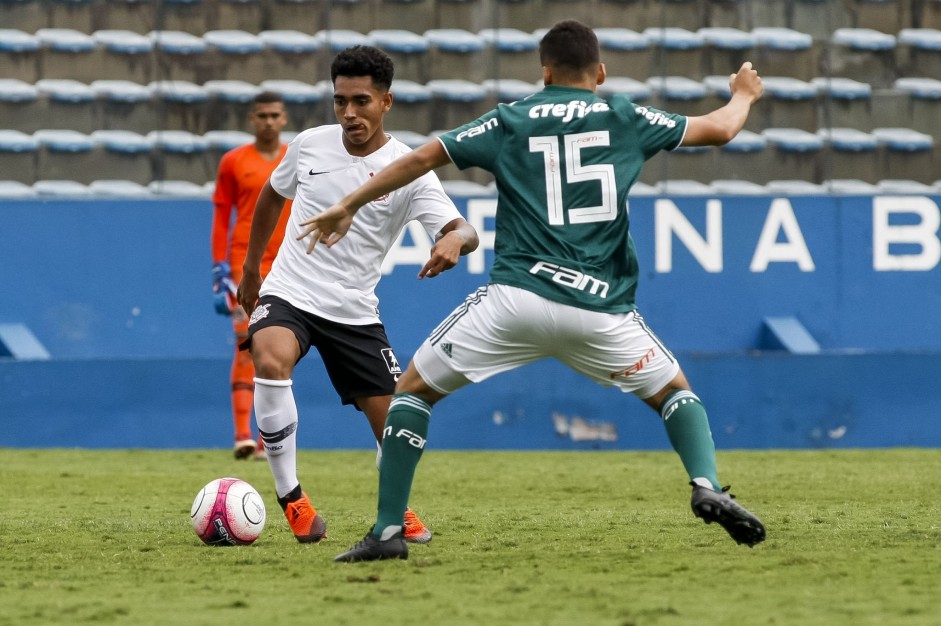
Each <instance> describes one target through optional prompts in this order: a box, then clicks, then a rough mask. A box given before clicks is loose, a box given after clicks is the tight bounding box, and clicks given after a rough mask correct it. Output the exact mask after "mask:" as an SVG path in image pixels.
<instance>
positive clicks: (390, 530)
mask: <svg viewBox="0 0 941 626" xmlns="http://www.w3.org/2000/svg"><path fill="white" fill-rule="evenodd" d="M400 530H402V527H401V526H386V527H385V528H383V529H382V534H381V535H379V541H387V540H388V539H389V538H390V537H392V535H394V534H395V533H397V532H399V531H400Z"/></svg>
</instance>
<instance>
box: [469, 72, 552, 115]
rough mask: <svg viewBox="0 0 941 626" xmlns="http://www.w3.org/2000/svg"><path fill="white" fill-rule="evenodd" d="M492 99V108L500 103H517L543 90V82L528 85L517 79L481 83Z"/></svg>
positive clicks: (489, 80)
mask: <svg viewBox="0 0 941 626" xmlns="http://www.w3.org/2000/svg"><path fill="white" fill-rule="evenodd" d="M480 85H481V86H482V87H483V88H484V89H485V90H486V91H487V95H488V96H489V98H490V107H491V108H493V107H495V106H497V104H500V103H509V102H516V101H517V100H522V99H523V98H526V97H527V96H531V95H533V94H534V93H536V92H537V91H541V90H542V81H539V83H528V82H526V81H525V80H517V79H515V78H488V79H487V80H485V81H483V82H481V83H480Z"/></svg>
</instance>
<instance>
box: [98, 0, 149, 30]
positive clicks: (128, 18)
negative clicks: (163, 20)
mask: <svg viewBox="0 0 941 626" xmlns="http://www.w3.org/2000/svg"><path fill="white" fill-rule="evenodd" d="M102 4H103V5H104V6H102ZM102 4H99V9H100V10H99V11H98V14H97V15H96V18H97V19H96V21H95V27H96V28H97V29H100V30H127V31H130V32H133V33H149V32H150V31H152V30H155V29H156V28H157V18H158V17H159V14H158V12H157V11H156V10H154V4H153V2H151V0H104V2H103V3H102Z"/></svg>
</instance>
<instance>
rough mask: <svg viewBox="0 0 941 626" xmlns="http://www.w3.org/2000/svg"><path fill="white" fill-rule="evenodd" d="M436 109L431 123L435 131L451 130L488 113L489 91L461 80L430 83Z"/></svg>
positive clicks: (442, 80) (429, 86)
mask: <svg viewBox="0 0 941 626" xmlns="http://www.w3.org/2000/svg"><path fill="white" fill-rule="evenodd" d="M425 86H426V87H428V89H430V90H431V96H432V99H433V103H434V107H433V109H432V112H431V123H432V126H433V129H434V130H450V129H452V128H456V127H457V126H460V125H462V124H465V123H467V122H470V121H472V120H474V119H476V118H477V117H479V116H481V115H483V114H484V113H486V112H487V111H488V110H489V109H488V108H487V90H486V89H484V88H483V86H481V85H480V84H479V83H473V82H470V81H467V80H463V79H460V78H454V79H438V80H431V81H428V84H427V85H425Z"/></svg>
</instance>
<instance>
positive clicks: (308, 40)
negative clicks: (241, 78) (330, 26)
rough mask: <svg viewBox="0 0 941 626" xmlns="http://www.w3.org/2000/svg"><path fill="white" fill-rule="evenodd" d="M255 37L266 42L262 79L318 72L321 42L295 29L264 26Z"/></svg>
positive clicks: (291, 78) (310, 77)
mask: <svg viewBox="0 0 941 626" xmlns="http://www.w3.org/2000/svg"><path fill="white" fill-rule="evenodd" d="M258 38H259V39H261V41H262V43H264V44H265V51H264V52H263V55H264V72H265V80H281V79H287V80H298V79H299V78H302V77H306V78H309V79H313V78H314V77H315V76H318V75H320V73H321V71H322V70H321V69H320V66H321V62H322V61H323V59H322V58H321V55H320V50H321V42H320V41H319V40H318V39H317V38H316V37H314V36H313V35H308V34H307V33H302V32H300V31H296V30H264V31H262V32H260V33H258Z"/></svg>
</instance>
